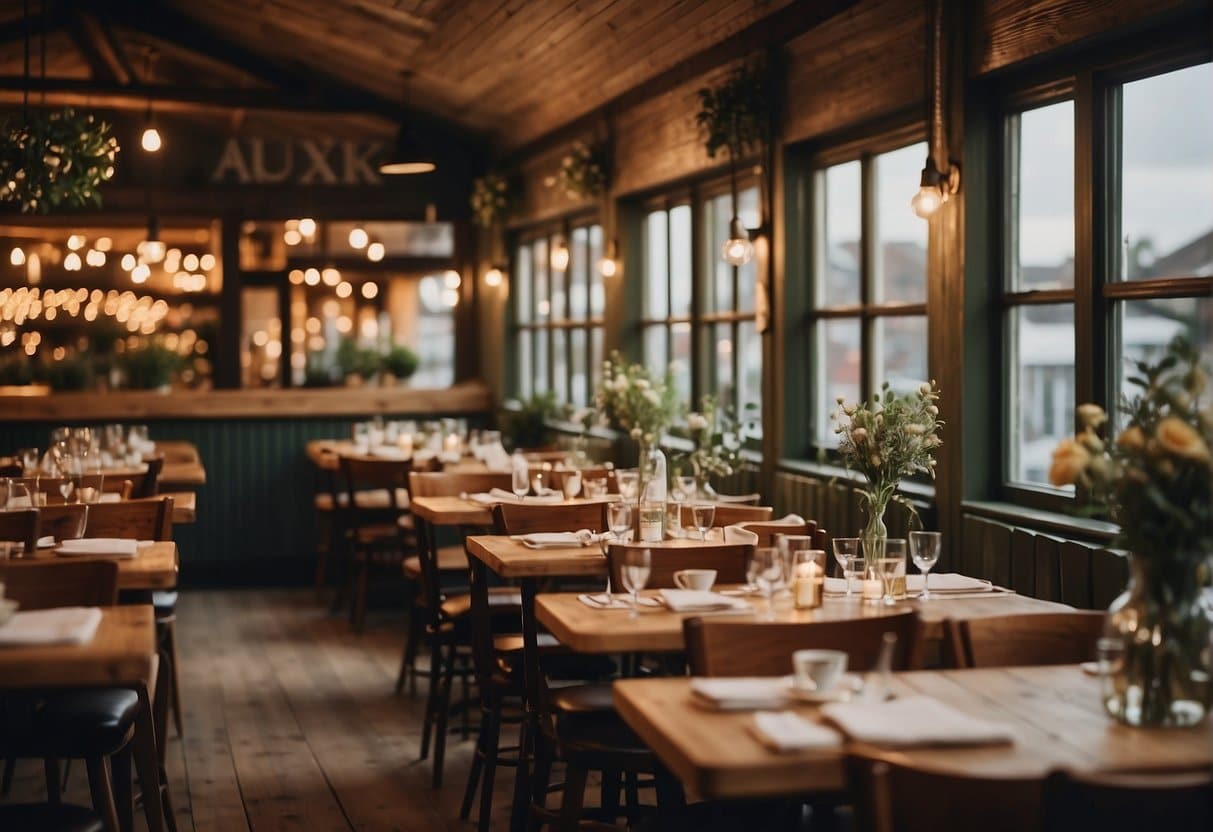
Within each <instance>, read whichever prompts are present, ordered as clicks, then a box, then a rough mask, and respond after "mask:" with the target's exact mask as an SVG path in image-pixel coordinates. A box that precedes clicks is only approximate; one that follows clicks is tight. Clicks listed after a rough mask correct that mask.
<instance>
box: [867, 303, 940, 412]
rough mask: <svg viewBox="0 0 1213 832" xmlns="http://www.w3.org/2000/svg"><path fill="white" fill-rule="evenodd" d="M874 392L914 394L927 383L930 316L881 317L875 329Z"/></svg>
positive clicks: (873, 342)
mask: <svg viewBox="0 0 1213 832" xmlns="http://www.w3.org/2000/svg"><path fill="white" fill-rule="evenodd" d="M872 372H873V373H874V374H875V377H874V378H873V379H872V389H873V390H878V389H880V386H881V385H882V384H884V382H886V381H887V382H888V383H889V386H890V387H891V388H892V389H893V390H894V391H896V392H897V393H912V392H914V391H915V390H917V389H918V388H919V386H920V385H921V384H922V383H923V382H924V381H926V380H927V319H926V316H918V315H915V316H910V317H901V316H894V317H881V318H876V320H875V321H874V328H873V330H872Z"/></svg>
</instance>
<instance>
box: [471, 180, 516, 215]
mask: <svg viewBox="0 0 1213 832" xmlns="http://www.w3.org/2000/svg"><path fill="white" fill-rule="evenodd" d="M470 202H471V205H472V218H473V219H475V221H476V224H477V225H478V226H480V227H481V228H492V227H493V226H494V225H496V224H497V223H499V222H501V221H503V220H504V219H505V218H506V216H507V215H508V214H509V213H510V207H511V202H512V195H511V194H510V185H509V181H508V180H507V179H506V177H505V176H504V175H502V174H500V173H486V174H485V175H484V176H479V177H477V178H476V179H474V180H473V181H472V198H471V200H470Z"/></svg>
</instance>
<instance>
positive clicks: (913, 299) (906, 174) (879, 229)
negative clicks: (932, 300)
mask: <svg viewBox="0 0 1213 832" xmlns="http://www.w3.org/2000/svg"><path fill="white" fill-rule="evenodd" d="M926 155H927V145H926V142H919V143H918V144H912V145H910V146H908V147H903V148H901V149H899V150H894V151H892V152H890V153H882V154H881V155H879V156H877V157H875V158H874V159H873V160H872V175H873V176H874V177H875V179H876V204H875V206H873V210H872V220H873V228H872V230H873V234H874V237H875V239H874V240H873V241H872V250H873V253H874V255H875V256H874V257H873V273H872V291H873V298H874V300H875V301H876V302H877V303H882V302H901V303H923V302H925V301H926V299H927V224H926V223H925V222H923V221H922V220H921V219H920V218H919V217H917V216H915V215H914V212H913V211H911V210H910V207H909V204H908V203H907V201H906V192H907V185H906V183H907V182H911V183H912V182H914V181H915V179H916V178H917V177H918V176H919V174H920V173H921V171H922V163H923V161H924V160H925V159H926Z"/></svg>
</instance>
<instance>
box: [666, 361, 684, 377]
mask: <svg viewBox="0 0 1213 832" xmlns="http://www.w3.org/2000/svg"><path fill="white" fill-rule="evenodd" d="M686 371H687V365H686V364H684V363H683V362H681V361H679V360H678V359H674V360H673V361H671V362H670V375H674V376H676V375H680V374H681V373H685V372H686Z"/></svg>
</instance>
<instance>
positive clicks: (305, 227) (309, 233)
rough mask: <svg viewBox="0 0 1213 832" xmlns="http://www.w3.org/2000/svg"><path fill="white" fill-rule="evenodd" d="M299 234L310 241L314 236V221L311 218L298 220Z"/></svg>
mask: <svg viewBox="0 0 1213 832" xmlns="http://www.w3.org/2000/svg"><path fill="white" fill-rule="evenodd" d="M299 233H300V234H302V235H303V236H304V237H307V238H308V239H311V238H312V237H315V236H316V221H315V220H314V219H312V218H311V217H304V218H303V219H301V220H299Z"/></svg>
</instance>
